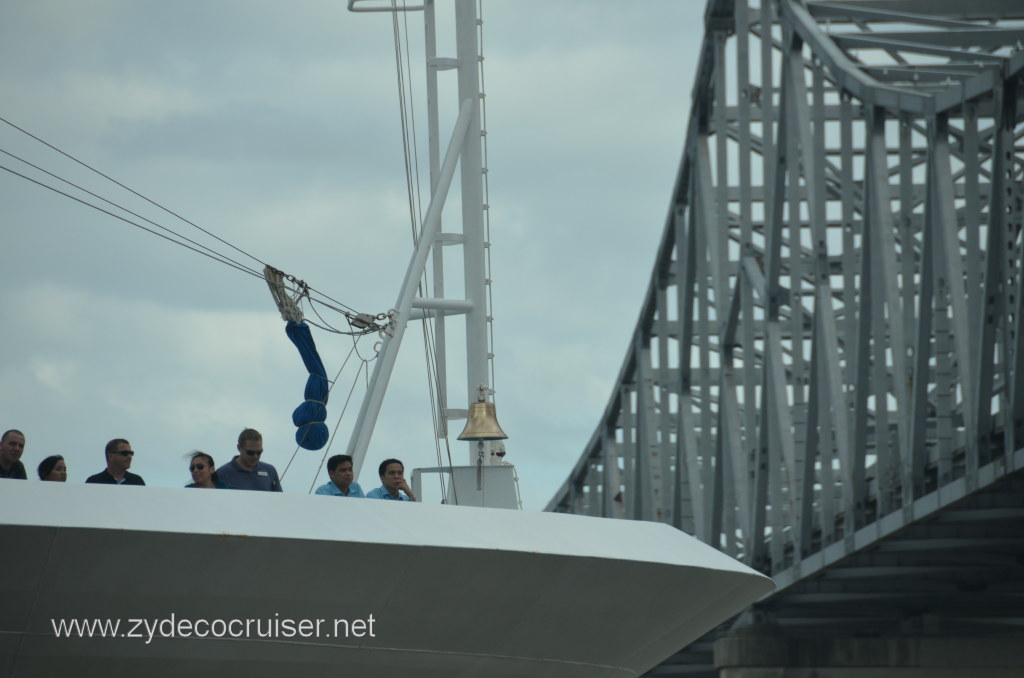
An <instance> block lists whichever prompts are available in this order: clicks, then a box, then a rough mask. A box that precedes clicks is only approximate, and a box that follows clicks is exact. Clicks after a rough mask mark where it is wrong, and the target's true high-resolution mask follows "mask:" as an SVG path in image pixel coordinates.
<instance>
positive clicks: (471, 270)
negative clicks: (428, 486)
mask: <svg viewBox="0 0 1024 678" xmlns="http://www.w3.org/2000/svg"><path fill="white" fill-rule="evenodd" d="M367 5H371V6H369V7H368V6H367ZM373 5H376V6H373ZM454 5H455V34H456V45H455V46H456V56H455V58H442V57H438V56H437V55H436V39H435V30H434V1H433V0H426V2H424V4H423V5H421V6H417V7H406V8H401V7H398V8H396V7H395V6H394V5H392V4H390V3H383V2H372V1H371V2H367V1H366V0H349V5H348V6H349V9H350V10H352V11H403V9H404V10H413V9H415V10H424V12H425V21H424V23H425V31H426V47H427V99H428V102H427V105H428V125H429V127H430V145H429V148H430V170H431V171H430V183H431V198H430V203H429V207H428V208H427V212H426V215H425V216H424V218H423V223H422V224H421V226H420V234H419V239H418V242H417V245H416V248H415V250H414V251H413V254H412V258H411V260H410V262H409V267H408V269H407V270H406V274H405V279H404V281H403V283H402V287H401V289H400V291H399V295H398V300H397V302H396V303H395V308H394V309H393V311H392V315H391V323H392V331H391V334H390V335H389V336H387V337H385V339H384V341H383V342H382V345H381V348H380V354H379V356H378V358H377V361H376V364H375V366H374V370H373V374H372V376H371V378H370V384H369V387H368V391H367V394H366V398H365V399H364V401H363V404H362V407H361V409H360V411H359V417H358V419H357V420H356V423H355V426H354V428H353V431H352V437H351V439H350V440H349V445H348V450H347V453H348V454H350V455H351V456H352V458H353V466H354V469H355V472H356V474H357V475H358V473H359V470H360V468H361V466H362V462H363V460H364V459H365V457H366V451H367V448H368V446H369V442H370V438H371V436H372V434H373V430H374V427H375V425H376V422H377V417H378V415H379V413H380V407H381V404H382V403H383V400H384V393H385V391H386V390H387V385H388V381H389V379H390V377H391V373H392V371H393V369H394V365H395V359H396V357H397V353H398V349H399V346H400V345H401V342H402V338H403V337H404V335H405V330H406V328H407V326H408V323H409V321H410V320H417V319H422V318H425V317H432V318H435V330H436V333H435V337H436V349H435V350H436V356H437V358H436V360H437V370H438V374H437V383H438V384H439V396H440V397H439V401H440V402H439V406H440V408H441V413H440V421H439V422H438V429H439V435H442V436H445V435H447V428H448V427H447V421H448V420H449V419H458V418H464V417H465V416H466V410H465V409H450V408H448V407H447V390H448V389H447V385H446V380H447V375H446V370H447V367H446V366H447V354H446V350H445V347H446V340H447V335H448V329H449V328H447V327H446V324H445V316H449V315H464V316H465V327H466V336H465V346H466V391H465V393H466V402H467V404H468V403H471V402H476V401H477V400H478V394H479V393H480V387H481V386H483V388H484V393H485V394H487V395H490V394H492V393H493V391H492V390H491V384H490V376H489V370H488V361H489V359H490V354H489V350H488V332H487V329H488V328H487V323H488V317H487V293H486V285H487V280H486V276H487V273H486V271H487V267H486V247H487V243H486V242H485V233H484V223H485V220H484V204H483V176H482V175H483V161H482V158H483V151H482V143H483V140H482V135H481V123H480V120H481V92H480V74H479V68H480V59H481V57H480V46H479V41H478V39H477V26H478V15H477V11H476V2H475V0H454ZM446 70H455V71H456V75H457V77H458V104H459V107H458V110H459V115H458V118H457V120H456V123H455V126H454V130H453V132H452V134H451V138H450V140H449V142H448V148H447V151H446V153H445V156H444V159H443V161H442V160H441V158H440V144H439V133H438V119H439V115H438V100H437V74H438V72H439V71H446ZM456 164H458V166H459V169H460V170H461V177H460V179H461V185H460V189H461V199H462V232H461V233H443V232H441V213H442V210H443V207H444V203H445V199H446V198H447V195H448V190H449V188H450V187H451V182H452V180H453V178H454V173H455V167H456ZM446 245H461V246H462V250H463V261H464V265H463V276H464V284H463V289H464V290H465V298H463V299H449V298H445V297H444V296H443V295H444V293H445V290H446V285H445V277H446V271H445V268H444V262H443V257H442V256H441V247H442V246H446ZM432 249H433V252H434V255H433V259H432V264H433V287H434V296H431V297H426V298H423V297H418V296H417V287H418V286H419V282H420V280H421V279H422V277H423V273H424V270H425V267H426V263H427V256H428V254H429V253H430V251H431V250H432ZM476 461H477V460H476V452H475V447H471V450H470V462H471V463H476Z"/></svg>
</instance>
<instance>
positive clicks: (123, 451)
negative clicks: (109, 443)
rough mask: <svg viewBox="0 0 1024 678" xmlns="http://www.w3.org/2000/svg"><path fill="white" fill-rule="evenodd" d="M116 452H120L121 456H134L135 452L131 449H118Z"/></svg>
mask: <svg viewBox="0 0 1024 678" xmlns="http://www.w3.org/2000/svg"><path fill="white" fill-rule="evenodd" d="M118 454H120V455H121V456H122V457H134V456H135V452H133V451H132V450H120V451H118Z"/></svg>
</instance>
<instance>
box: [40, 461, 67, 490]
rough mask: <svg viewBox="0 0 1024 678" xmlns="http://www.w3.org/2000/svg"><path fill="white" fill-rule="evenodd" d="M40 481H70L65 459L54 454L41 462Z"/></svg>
mask: <svg viewBox="0 0 1024 678" xmlns="http://www.w3.org/2000/svg"><path fill="white" fill-rule="evenodd" d="M38 471H39V479H40V480H55V481H57V482H59V483H63V482H66V481H67V479H68V466H67V464H66V463H64V457H62V456H60V455H59V454H53V455H50V456H49V457H47V458H46V459H43V460H42V461H41V462H39V469H38Z"/></svg>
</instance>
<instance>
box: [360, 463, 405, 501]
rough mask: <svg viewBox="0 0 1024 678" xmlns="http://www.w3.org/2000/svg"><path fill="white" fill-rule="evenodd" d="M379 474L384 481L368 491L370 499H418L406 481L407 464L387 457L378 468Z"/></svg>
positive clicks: (367, 495)
mask: <svg viewBox="0 0 1024 678" xmlns="http://www.w3.org/2000/svg"><path fill="white" fill-rule="evenodd" d="M377 475H379V476H380V481H381V483H383V484H382V485H381V486H380V487H378V488H375V489H373V490H370V491H369V492H367V493H366V497H367V498H368V499H392V500H394V501H416V497H415V496H414V495H413V493H412V490H411V489H409V485H408V484H407V483H406V482H405V465H404V464H402V462H400V461H398V460H397V459H385V460H384V461H382V462H381V463H380V466H379V467H378V468H377Z"/></svg>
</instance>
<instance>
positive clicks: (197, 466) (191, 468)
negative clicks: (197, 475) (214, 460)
mask: <svg viewBox="0 0 1024 678" xmlns="http://www.w3.org/2000/svg"><path fill="white" fill-rule="evenodd" d="M205 468H206V464H192V465H191V466H189V467H188V470H189V472H192V471H202V470H204V469H205Z"/></svg>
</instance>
